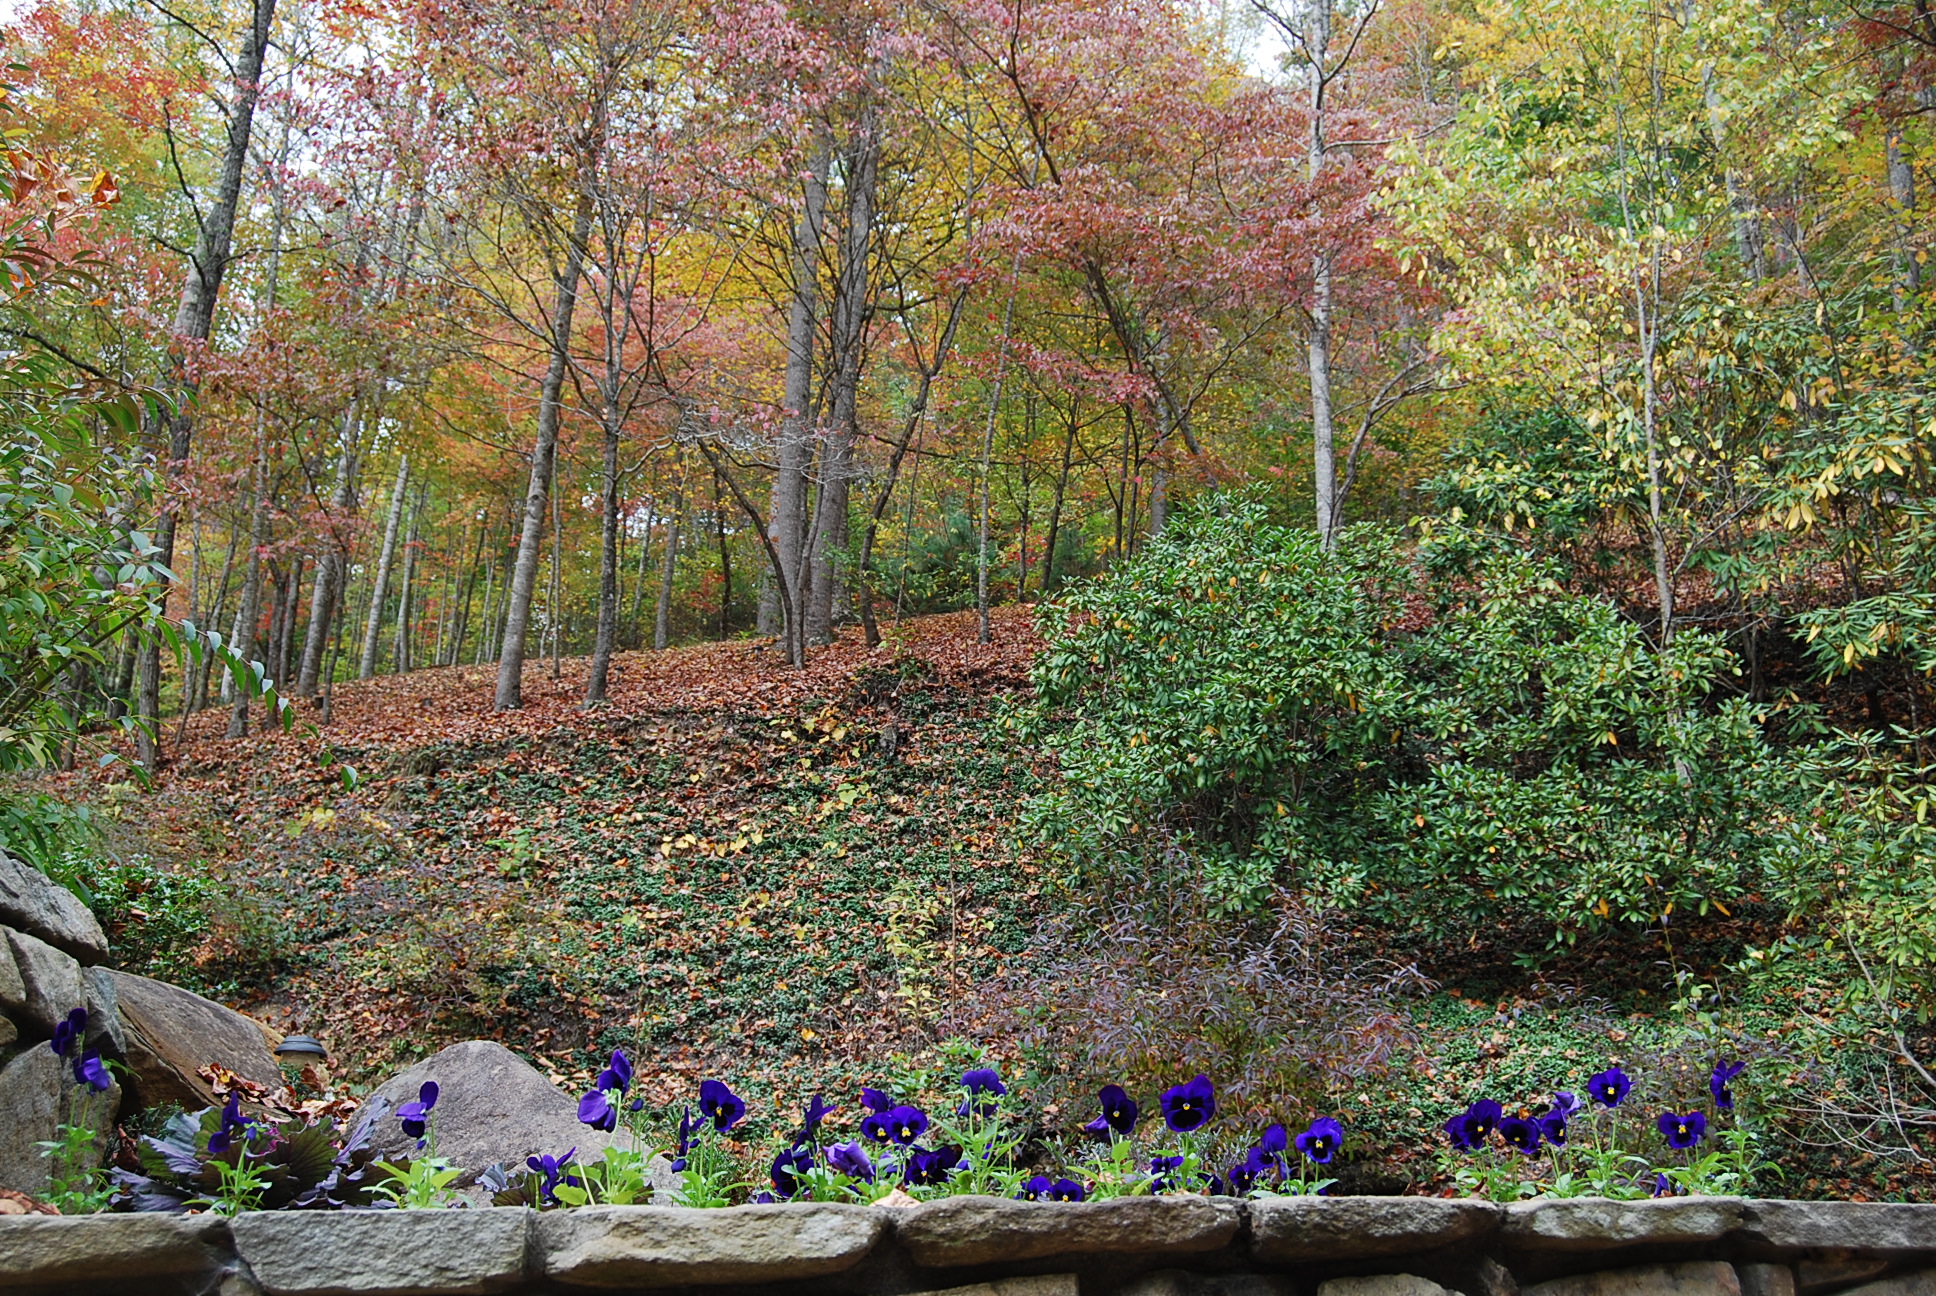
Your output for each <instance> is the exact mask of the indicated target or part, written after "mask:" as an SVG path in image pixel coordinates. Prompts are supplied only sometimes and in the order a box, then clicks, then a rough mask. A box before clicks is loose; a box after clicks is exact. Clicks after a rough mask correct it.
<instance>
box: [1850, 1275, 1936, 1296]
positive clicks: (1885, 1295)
mask: <svg viewBox="0 0 1936 1296" xmlns="http://www.w3.org/2000/svg"><path fill="white" fill-rule="evenodd" d="M1842 1296H1936V1269H1918V1270H1917V1271H1916V1272H1914V1273H1906V1274H1897V1275H1896V1276H1895V1277H1894V1278H1884V1279H1883V1280H1882V1281H1881V1282H1872V1283H1868V1284H1866V1285H1864V1286H1861V1287H1852V1288H1850V1289H1849V1290H1848V1291H1845V1292H1843V1293H1842Z"/></svg>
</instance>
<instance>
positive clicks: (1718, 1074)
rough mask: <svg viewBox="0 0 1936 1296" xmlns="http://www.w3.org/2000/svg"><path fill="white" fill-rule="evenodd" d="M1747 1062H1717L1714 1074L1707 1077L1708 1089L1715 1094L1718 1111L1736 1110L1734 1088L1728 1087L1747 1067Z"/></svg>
mask: <svg viewBox="0 0 1936 1296" xmlns="http://www.w3.org/2000/svg"><path fill="white" fill-rule="evenodd" d="M1747 1066H1748V1064H1747V1063H1746V1062H1716V1063H1715V1064H1714V1074H1713V1075H1710V1076H1709V1077H1708V1078H1707V1091H1708V1092H1709V1093H1711V1094H1713V1095H1714V1109H1715V1110H1716V1111H1733V1110H1734V1090H1732V1089H1730V1088H1729V1087H1728V1085H1729V1083H1730V1082H1732V1081H1733V1079H1734V1078H1735V1077H1736V1076H1738V1075H1740V1074H1741V1073H1742V1072H1743V1071H1744V1070H1746V1069H1747Z"/></svg>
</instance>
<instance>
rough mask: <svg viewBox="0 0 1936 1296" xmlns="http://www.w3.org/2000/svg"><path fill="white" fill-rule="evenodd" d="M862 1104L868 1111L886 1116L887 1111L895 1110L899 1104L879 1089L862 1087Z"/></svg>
mask: <svg viewBox="0 0 1936 1296" xmlns="http://www.w3.org/2000/svg"><path fill="white" fill-rule="evenodd" d="M860 1105H861V1106H862V1107H865V1108H866V1109H867V1110H868V1111H870V1112H873V1113H874V1114H875V1115H876V1116H885V1115H886V1114H887V1113H889V1112H891V1111H893V1110H894V1109H895V1107H897V1106H899V1104H898V1103H896V1102H895V1101H894V1100H893V1099H892V1098H889V1097H888V1096H887V1095H886V1094H884V1093H882V1092H881V1091H880V1090H878V1089H862V1090H861V1091H860Z"/></svg>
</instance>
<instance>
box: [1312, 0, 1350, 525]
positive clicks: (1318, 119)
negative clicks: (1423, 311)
mask: <svg viewBox="0 0 1936 1296" xmlns="http://www.w3.org/2000/svg"><path fill="white" fill-rule="evenodd" d="M1331 5H1332V0H1316V3H1315V4H1313V5H1312V7H1311V11H1310V14H1309V24H1310V25H1309V27H1308V28H1307V31H1308V35H1307V36H1306V40H1305V51H1306V58H1307V60H1308V62H1309V69H1310V86H1311V133H1310V138H1309V141H1308V143H1307V145H1306V153H1305V161H1306V165H1307V168H1308V170H1309V173H1310V177H1311V180H1312V182H1313V183H1316V181H1317V179H1318V177H1319V176H1320V175H1321V174H1322V173H1323V171H1324V159H1325V152H1326V142H1325V125H1326V123H1325V110H1326V103H1325V90H1326V88H1327V86H1328V69H1327V68H1326V66H1325V60H1326V59H1327V58H1328V57H1329V51H1330V49H1331V19H1332V13H1331ZM1334 270H1335V267H1334V266H1333V264H1332V257H1331V252H1330V249H1328V248H1322V249H1319V251H1318V252H1317V254H1316V255H1314V256H1313V257H1312V258H1311V312H1310V314H1311V318H1310V328H1309V331H1308V332H1307V333H1306V335H1305V359H1306V361H1307V363H1308V366H1309V370H1310V375H1311V470H1312V476H1313V477H1314V478H1315V481H1316V486H1315V500H1314V504H1315V506H1316V510H1317V530H1318V540H1319V543H1320V544H1322V545H1323V547H1324V549H1325V550H1326V551H1327V552H1329V551H1330V550H1331V549H1332V547H1333V546H1334V545H1335V544H1336V539H1337V532H1338V524H1339V523H1340V522H1341V521H1342V519H1341V518H1340V517H1339V516H1338V466H1337V452H1336V432H1335V428H1334V415H1333V412H1332V405H1331V330H1332V315H1333V313H1334V312H1335V310H1336V308H1337V303H1336V291H1337V288H1336V284H1335V283H1334V281H1333V273H1334Z"/></svg>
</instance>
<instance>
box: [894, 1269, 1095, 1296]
mask: <svg viewBox="0 0 1936 1296" xmlns="http://www.w3.org/2000/svg"><path fill="white" fill-rule="evenodd" d="M1079 1286H1080V1284H1079V1283H1078V1282H1077V1280H1076V1276H1075V1275H1074V1274H1037V1275H1034V1276H1031V1277H1027V1278H996V1279H994V1280H992V1281H990V1282H984V1283H969V1284H968V1285H967V1286H966V1287H948V1288H944V1289H943V1290H941V1291H933V1292H911V1293H909V1296H1077V1291H1078V1288H1079ZM1118 1296H1122V1294H1121V1293H1118Z"/></svg>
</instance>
